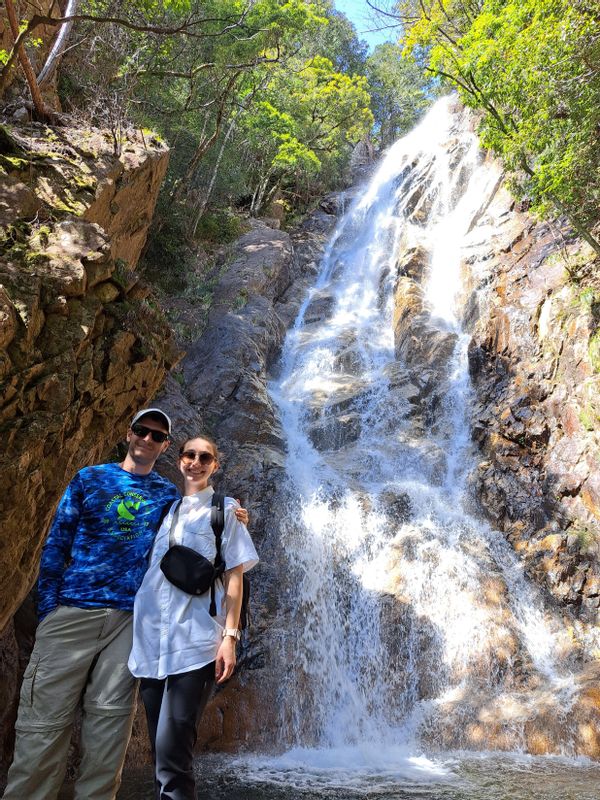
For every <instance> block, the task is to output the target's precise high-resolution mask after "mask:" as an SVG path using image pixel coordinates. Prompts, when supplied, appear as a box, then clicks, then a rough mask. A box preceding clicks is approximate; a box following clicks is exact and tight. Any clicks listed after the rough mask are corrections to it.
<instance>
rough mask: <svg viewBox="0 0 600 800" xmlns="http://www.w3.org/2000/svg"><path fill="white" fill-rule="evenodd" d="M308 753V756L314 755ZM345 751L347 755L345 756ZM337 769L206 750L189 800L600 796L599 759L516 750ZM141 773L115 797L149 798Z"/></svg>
mask: <svg viewBox="0 0 600 800" xmlns="http://www.w3.org/2000/svg"><path fill="white" fill-rule="evenodd" d="M315 754H316V755H315ZM347 755H350V754H347ZM360 755H361V754H360V753H359V754H358V758H357V757H355V758H354V760H353V761H349V762H347V763H349V764H354V765H355V767H354V768H350V767H348V766H343V765H342V763H341V760H340V759H336V758H333V759H332V758H328V757H327V751H308V750H306V751H304V750H297V751H291V753H288V754H285V755H283V756H279V757H271V758H269V757H260V756H246V757H239V756H237V757H231V756H229V757H227V756H223V755H207V756H203V757H200V758H199V759H198V760H197V763H196V773H197V785H198V790H197V800H309V798H310V800H332V799H333V798H335V800H600V764H599V763H597V762H593V761H589V760H587V759H568V758H560V757H535V756H528V755H520V754H502V755H499V754H497V753H477V754H474V753H444V754H443V755H436V756H430V757H426V756H424V755H420V756H407V755H403V756H402V757H400V758H399V759H398V761H397V763H396V766H397V769H394V763H393V760H392V759H390V758H389V755H388V758H387V759H386V762H387V763H385V764H383V763H380V764H377V766H366V763H364V762H362V761H361V758H360ZM152 797H153V794H152V780H151V776H150V774H149V773H148V772H147V771H144V772H137V773H133V772H129V773H128V774H126V775H125V776H124V780H123V785H122V788H121V790H120V792H119V795H118V800H151V798H152Z"/></svg>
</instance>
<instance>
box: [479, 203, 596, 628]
mask: <svg viewBox="0 0 600 800" xmlns="http://www.w3.org/2000/svg"><path fill="white" fill-rule="evenodd" d="M487 213H488V215H489V224H490V225H491V226H493V227H494V230H495V231H496V233H495V235H494V237H493V239H492V242H491V243H490V244H489V245H487V253H486V256H487V257H486V258H485V259H484V260H482V261H481V262H480V264H479V267H478V268H477V270H476V271H474V272H471V273H470V275H469V282H470V286H471V289H472V292H473V293H472V295H471V300H470V303H469V305H468V312H467V320H466V322H467V325H468V326H469V327H470V329H471V330H472V332H473V338H472V341H471V346H470V354H469V358H470V370H471V375H472V379H473V383H474V387H475V391H476V393H477V404H476V407H475V409H474V418H473V432H474V437H475V439H476V441H477V442H478V444H479V447H480V449H481V451H482V453H483V455H484V458H485V460H482V461H481V463H480V464H479V467H478V470H477V474H476V475H475V476H474V478H473V480H474V488H475V493H476V495H477V496H478V498H479V500H480V503H481V506H482V508H483V509H484V511H485V513H486V514H487V515H488V517H489V518H491V519H492V520H493V522H494V524H495V525H496V526H499V527H500V528H501V529H502V530H503V531H505V533H506V535H507V537H508V539H509V541H510V542H511V543H512V545H513V546H514V547H515V549H516V550H517V551H518V552H519V554H520V555H521V557H522V558H523V560H524V563H525V566H526V569H527V571H528V572H529V573H530V574H531V575H532V576H533V577H534V578H535V579H536V580H537V581H538V582H539V583H540V584H541V585H542V586H544V587H545V588H546V589H547V590H548V591H549V592H550V593H551V594H552V595H553V596H554V597H555V598H556V599H557V601H559V602H560V603H561V604H565V606H566V607H567V609H569V611H570V612H571V613H572V615H573V618H574V619H575V620H578V621H580V622H581V623H582V624H583V625H584V626H585V625H587V624H591V625H592V626H594V625H597V624H598V622H599V621H600V615H599V606H600V560H599V557H600V460H599V456H600V433H599V430H600V426H599V423H600V358H599V353H600V328H599V325H600V281H599V280H598V262H597V257H596V258H595V257H594V253H593V251H592V250H591V248H589V247H588V246H587V245H586V244H585V243H582V242H581V241H580V240H578V239H577V238H575V237H573V236H572V235H571V234H570V232H569V231H568V230H565V229H563V228H561V227H560V226H559V225H557V224H540V223H536V222H534V221H533V220H531V218H530V217H528V215H527V214H525V213H522V212H520V211H519V210H518V209H517V208H515V206H514V203H512V201H511V199H510V198H509V197H508V195H507V193H506V192H505V191H499V192H498V194H497V196H496V197H495V198H494V200H493V202H492V204H491V206H490V208H489V209H488V211H487ZM465 268H466V271H467V274H469V272H470V271H469V266H468V265H465Z"/></svg>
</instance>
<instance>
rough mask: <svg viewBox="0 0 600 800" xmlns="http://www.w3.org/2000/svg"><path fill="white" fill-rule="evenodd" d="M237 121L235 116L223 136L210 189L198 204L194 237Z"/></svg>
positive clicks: (209, 185)
mask: <svg viewBox="0 0 600 800" xmlns="http://www.w3.org/2000/svg"><path fill="white" fill-rule="evenodd" d="M236 122H237V116H235V117H233V119H232V120H231V122H230V123H229V127H228V128H227V133H226V134H225V136H224V137H223V141H222V142H221V148H220V150H219V155H218V156H217V160H216V162H215V166H214V169H213V171H212V175H211V178H210V183H209V184H208V189H207V191H206V194H205V196H204V197H203V198H202V200H201V201H200V205H199V206H198V210H197V212H196V221H195V222H194V230H193V231H192V238H195V236H196V231H197V230H198V224H199V222H200V220H201V219H202V215H203V214H204V212H205V211H206V206H207V205H208V201H209V200H210V196H211V194H212V190H213V189H214V186H215V181H216V179H217V174H218V172H219V167H220V166H221V160H222V158H223V153H224V151H225V147H226V146H227V142H228V141H229V138H230V136H231V134H232V133H233V130H234V128H235V123H236Z"/></svg>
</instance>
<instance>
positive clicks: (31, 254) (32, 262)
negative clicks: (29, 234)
mask: <svg viewBox="0 0 600 800" xmlns="http://www.w3.org/2000/svg"><path fill="white" fill-rule="evenodd" d="M49 260H50V257H49V256H48V255H47V254H46V253H40V252H39V251H35V250H33V251H32V250H29V251H27V252H26V253H25V254H24V256H23V263H24V264H25V266H26V267H29V268H32V267H36V266H37V265H38V264H47V263H48V261H49Z"/></svg>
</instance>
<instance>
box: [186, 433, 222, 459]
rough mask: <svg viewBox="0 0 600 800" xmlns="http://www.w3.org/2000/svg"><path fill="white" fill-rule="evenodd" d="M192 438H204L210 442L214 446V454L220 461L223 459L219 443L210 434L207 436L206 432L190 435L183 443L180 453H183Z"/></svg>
mask: <svg viewBox="0 0 600 800" xmlns="http://www.w3.org/2000/svg"><path fill="white" fill-rule="evenodd" d="M192 439H204V441H205V442H208V443H209V445H210V446H211V448H212V452H213V456H214V457H215V458H216V459H217V461H219V462H220V461H221V454H220V453H219V448H218V447H217V443H216V442H215V440H214V439H212V438H211V437H210V436H206V434H204V433H199V434H198V435H197V436H188V438H187V439H186V440H185V441H184V442H182V443H181V446H180V448H179V455H181V454H182V453H183V452H184V451H185V449H186V445H187V443H188V442H191V441H192Z"/></svg>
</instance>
